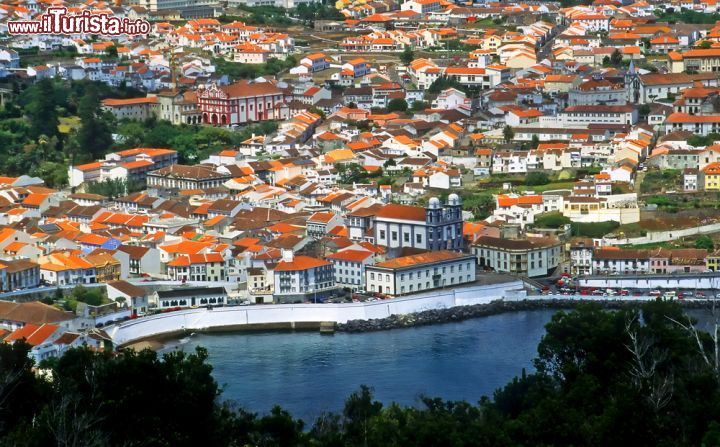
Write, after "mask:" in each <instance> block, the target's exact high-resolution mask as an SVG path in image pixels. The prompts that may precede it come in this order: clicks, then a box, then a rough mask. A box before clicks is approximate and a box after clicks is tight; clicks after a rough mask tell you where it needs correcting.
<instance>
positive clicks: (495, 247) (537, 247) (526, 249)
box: [472, 236, 562, 277]
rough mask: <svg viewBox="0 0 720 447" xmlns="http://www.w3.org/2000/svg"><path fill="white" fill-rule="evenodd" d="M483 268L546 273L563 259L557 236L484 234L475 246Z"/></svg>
mask: <svg viewBox="0 0 720 447" xmlns="http://www.w3.org/2000/svg"><path fill="white" fill-rule="evenodd" d="M472 252H473V253H474V254H475V256H476V257H477V262H478V265H479V266H480V267H484V268H490V269H493V270H495V271H496V272H504V273H513V274H517V275H521V276H529V277H534V276H547V275H548V273H550V272H551V271H552V270H553V269H555V268H556V267H557V266H558V264H559V263H560V261H561V254H562V246H561V244H560V242H559V241H558V240H557V239H555V238H545V237H533V238H528V239H503V238H498V237H491V236H482V237H480V238H478V239H477V240H476V241H475V242H474V243H473V245H472Z"/></svg>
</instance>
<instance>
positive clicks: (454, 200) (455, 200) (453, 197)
mask: <svg viewBox="0 0 720 447" xmlns="http://www.w3.org/2000/svg"><path fill="white" fill-rule="evenodd" d="M448 205H450V206H453V205H460V196H458V195H457V194H450V195H449V196H448Z"/></svg>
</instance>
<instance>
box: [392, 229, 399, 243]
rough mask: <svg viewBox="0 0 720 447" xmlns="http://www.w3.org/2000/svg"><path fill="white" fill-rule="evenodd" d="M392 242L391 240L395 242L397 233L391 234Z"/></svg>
mask: <svg viewBox="0 0 720 447" xmlns="http://www.w3.org/2000/svg"><path fill="white" fill-rule="evenodd" d="M392 240H393V241H396V240H398V234H397V231H393V232H392Z"/></svg>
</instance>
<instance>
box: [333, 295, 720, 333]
mask: <svg viewBox="0 0 720 447" xmlns="http://www.w3.org/2000/svg"><path fill="white" fill-rule="evenodd" d="M592 302H594V303H597V304H599V305H601V306H602V307H604V308H605V309H622V308H628V307H636V306H639V305H642V304H643V303H646V302H647V301H619V300H593V301H592ZM586 303H588V300H560V299H547V300H545V299H532V300H523V301H503V300H497V301H493V302H491V303H487V304H474V305H471V306H458V307H451V308H449V309H433V310H426V311H424V312H418V313H413V314H405V315H392V316H390V317H388V318H379V319H373V320H350V321H348V322H347V323H337V324H336V325H335V330H336V331H338V332H374V331H385V330H389V329H401V328H409V327H415V326H427V325H431V324H442V323H451V322H456V321H463V320H469V319H471V318H479V317H487V316H491V315H498V314H502V313H506V312H519V311H530V310H548V309H551V310H560V309H573V308H575V307H577V306H579V305H582V304H586ZM679 303H681V305H682V306H683V307H686V308H689V309H701V308H707V307H708V304H709V303H710V302H709V301H701V300H693V301H679Z"/></svg>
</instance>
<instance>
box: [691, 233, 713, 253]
mask: <svg viewBox="0 0 720 447" xmlns="http://www.w3.org/2000/svg"><path fill="white" fill-rule="evenodd" d="M695 248H701V249H703V250H708V251H712V250H714V249H715V243H714V242H713V240H712V238H711V237H710V236H708V235H705V234H702V235H700V236H698V237H697V238H696V239H695Z"/></svg>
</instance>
